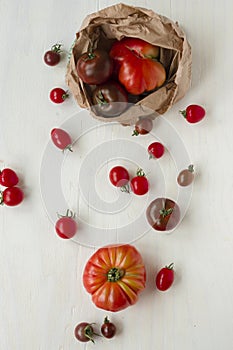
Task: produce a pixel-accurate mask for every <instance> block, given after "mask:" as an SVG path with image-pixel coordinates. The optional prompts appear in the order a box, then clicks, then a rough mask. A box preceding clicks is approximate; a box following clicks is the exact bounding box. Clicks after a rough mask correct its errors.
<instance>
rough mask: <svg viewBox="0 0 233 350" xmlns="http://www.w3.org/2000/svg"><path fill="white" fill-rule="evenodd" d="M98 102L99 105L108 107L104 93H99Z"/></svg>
mask: <svg viewBox="0 0 233 350" xmlns="http://www.w3.org/2000/svg"><path fill="white" fill-rule="evenodd" d="M96 101H97V102H98V104H99V105H101V106H102V105H106V104H107V103H108V102H107V101H106V100H105V98H104V95H103V93H102V91H99V93H98V95H97V96H96Z"/></svg>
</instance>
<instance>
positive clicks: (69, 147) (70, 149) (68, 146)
mask: <svg viewBox="0 0 233 350" xmlns="http://www.w3.org/2000/svg"><path fill="white" fill-rule="evenodd" d="M67 149H68V150H69V151H70V152H73V149H72V145H67V146H66V147H65V148H64V149H63V150H62V152H63V153H64V152H65V151H66V150H67Z"/></svg>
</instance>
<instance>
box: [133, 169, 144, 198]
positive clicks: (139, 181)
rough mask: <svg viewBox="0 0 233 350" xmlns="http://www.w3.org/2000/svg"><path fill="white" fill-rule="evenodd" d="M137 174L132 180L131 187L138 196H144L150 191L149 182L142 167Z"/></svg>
mask: <svg viewBox="0 0 233 350" xmlns="http://www.w3.org/2000/svg"><path fill="white" fill-rule="evenodd" d="M136 175H137V176H135V177H134V178H132V180H131V181H130V187H131V189H132V191H133V193H135V194H137V195H138V196H142V195H144V194H146V193H147V192H148V190H149V182H148V180H147V178H146V176H145V173H144V172H143V170H142V169H138V171H137V173H136Z"/></svg>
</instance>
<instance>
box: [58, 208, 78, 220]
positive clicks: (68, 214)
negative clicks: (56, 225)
mask: <svg viewBox="0 0 233 350" xmlns="http://www.w3.org/2000/svg"><path fill="white" fill-rule="evenodd" d="M57 217H58V218H72V219H73V218H75V213H73V212H72V210H70V209H67V211H66V214H65V215H61V214H59V213H57Z"/></svg>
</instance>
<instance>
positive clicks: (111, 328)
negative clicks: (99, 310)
mask: <svg viewBox="0 0 233 350" xmlns="http://www.w3.org/2000/svg"><path fill="white" fill-rule="evenodd" d="M101 333H102V335H103V336H104V337H105V338H108V339H111V338H113V337H114V335H115V334H116V326H115V325H114V324H113V323H112V322H110V321H109V319H108V317H105V319H104V323H103V324H102V326H101Z"/></svg>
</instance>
